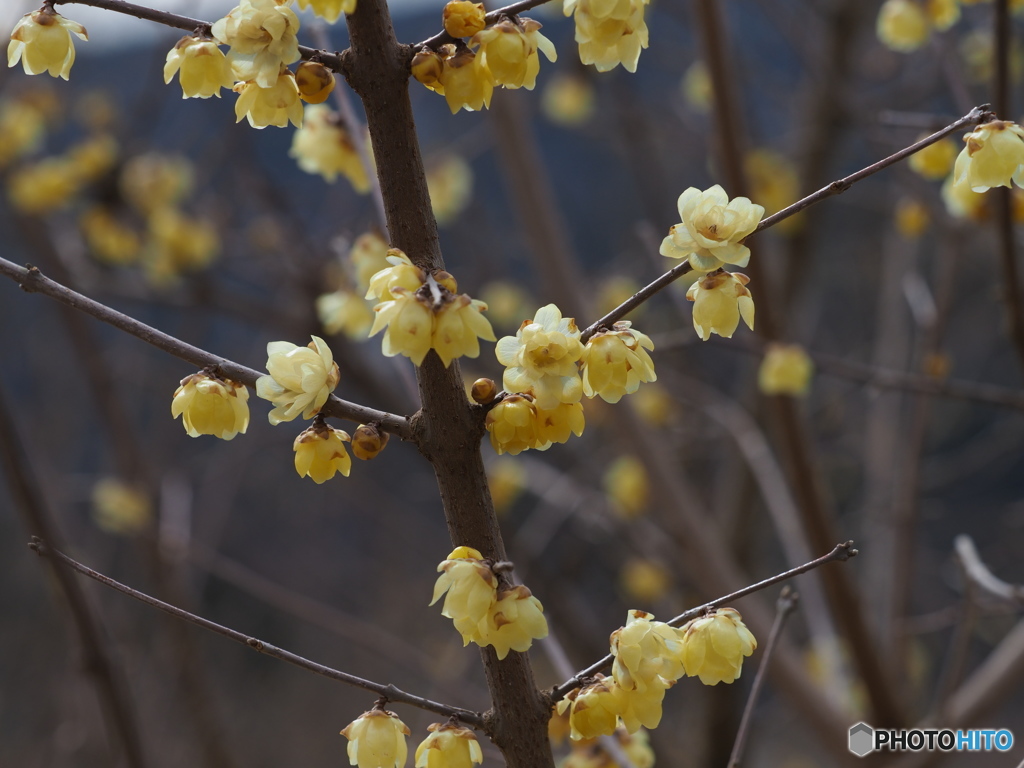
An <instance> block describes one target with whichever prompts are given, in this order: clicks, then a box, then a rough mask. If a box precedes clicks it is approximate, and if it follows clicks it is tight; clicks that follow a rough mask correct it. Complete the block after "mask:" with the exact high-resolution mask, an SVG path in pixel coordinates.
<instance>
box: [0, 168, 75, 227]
mask: <svg viewBox="0 0 1024 768" xmlns="http://www.w3.org/2000/svg"><path fill="white" fill-rule="evenodd" d="M81 189H82V179H81V178H80V177H79V175H78V169H76V168H75V166H74V164H73V163H71V162H70V161H69V160H68V159H67V158H65V157H60V156H56V157H45V158H43V159H42V160H39V161H37V162H34V163H27V164H25V165H22V166H20V167H19V168H17V169H15V171H14V172H13V173H11V175H10V177H9V178H8V180H7V197H8V198H9V199H10V201H11V203H12V204H13V205H14V207H15V208H17V209H18V210H19V211H21V212H22V213H29V214H44V213H49V212H50V211H55V210H59V209H60V208H63V207H65V206H67V205H69V204H70V203H71V201H72V199H73V198H74V197H75V196H76V195H77V194H78V193H79V192H80V191H81Z"/></svg>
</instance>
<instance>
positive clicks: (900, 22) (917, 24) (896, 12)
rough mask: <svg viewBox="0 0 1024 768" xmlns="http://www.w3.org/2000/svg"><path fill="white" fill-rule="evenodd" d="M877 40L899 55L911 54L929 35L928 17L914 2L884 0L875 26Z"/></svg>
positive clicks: (907, 0)
mask: <svg viewBox="0 0 1024 768" xmlns="http://www.w3.org/2000/svg"><path fill="white" fill-rule="evenodd" d="M875 32H876V34H877V35H878V39H879V40H881V41H882V42H883V43H884V44H885V45H886V47H888V48H891V49H892V50H894V51H897V52H899V53H911V52H913V51H916V50H917V49H918V48H920V47H921V46H922V45H924V44H925V42H927V40H928V37H929V35H930V34H931V24H930V23H929V21H928V16H927V14H926V13H925V11H924V8H922V7H921V4H920V3H918V2H916V0H885V2H884V3H883V4H882V7H881V8H880V9H879V10H878V21H877V22H876V24H875Z"/></svg>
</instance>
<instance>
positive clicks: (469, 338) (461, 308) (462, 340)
mask: <svg viewBox="0 0 1024 768" xmlns="http://www.w3.org/2000/svg"><path fill="white" fill-rule="evenodd" d="M486 309H487V305H486V304H484V303H483V302H482V301H479V300H477V299H471V298H470V297H469V296H467V295H466V294H461V295H459V296H453V297H451V301H448V302H446V303H445V304H444V305H443V306H442V307H441V308H440V309H439V310H438V311H437V312H436V315H435V323H434V330H433V334H432V336H431V340H430V345H431V347H432V348H433V349H434V351H435V352H437V355H438V357H440V358H441V362H442V363H444V367H445V368H447V367H448V366H449V365H451V362H452V360H454V359H455V358H457V357H478V356H479V355H480V342H479V339H483V340H484V341H494V340H495V337H494V331H493V330H492V328H491V324H490V322H488V320H487V318H486V317H484V316H483V315H482V314H481V312H483V311H485V310H486Z"/></svg>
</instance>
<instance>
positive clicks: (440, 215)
mask: <svg viewBox="0 0 1024 768" xmlns="http://www.w3.org/2000/svg"><path fill="white" fill-rule="evenodd" d="M427 192H428V193H429V194H430V207H431V208H432V209H433V211H434V219H435V220H436V221H437V225H438V226H439V227H444V226H446V225H448V224H450V223H451V222H453V221H454V220H455V219H456V218H457V217H458V215H459V214H460V213H462V212H463V211H464V210H465V209H466V206H467V205H469V202H470V200H472V198H473V168H472V167H471V166H470V164H469V163H467V162H466V160H465V159H464V158H462V157H461V156H459V155H456V154H454V153H451V152H446V153H444V154H443V155H441V156H440V157H438V158H433V159H432V160H431V161H430V162H429V163H428V164H427Z"/></svg>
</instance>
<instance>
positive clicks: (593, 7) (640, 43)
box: [562, 0, 649, 72]
mask: <svg viewBox="0 0 1024 768" xmlns="http://www.w3.org/2000/svg"><path fill="white" fill-rule="evenodd" d="M648 2H649V0H613V2H604V1H603V0H563V4H562V13H564V14H565V15H566V16H573V15H574V18H575V21H576V42H577V43H579V46H580V61H582V62H583V63H584V64H593V65H594V66H595V67H596V68H597V71H598V72H608V71H610V70H612V69H615V67H617V66H618V65H619V64H621V65H622V66H623V67H625V68H626V70H627V71H628V72H636V64H637V61H639V59H640V50H641V49H643V48H646V47H647V23H646V22H645V21H644V9H645V7H646V6H647V3H648Z"/></svg>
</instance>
